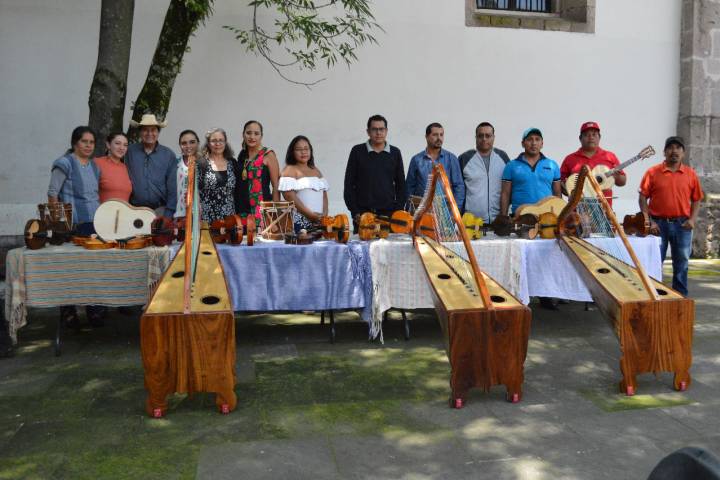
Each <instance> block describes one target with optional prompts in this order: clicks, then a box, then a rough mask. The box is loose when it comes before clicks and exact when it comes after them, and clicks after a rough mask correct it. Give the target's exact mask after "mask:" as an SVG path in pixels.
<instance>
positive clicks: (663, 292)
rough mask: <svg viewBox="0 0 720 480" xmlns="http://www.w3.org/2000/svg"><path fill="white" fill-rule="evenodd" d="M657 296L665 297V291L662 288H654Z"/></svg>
mask: <svg viewBox="0 0 720 480" xmlns="http://www.w3.org/2000/svg"><path fill="white" fill-rule="evenodd" d="M656 290H657V292H658V295H667V294H668V292H667V290H663V289H662V288H656Z"/></svg>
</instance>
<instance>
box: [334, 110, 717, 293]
mask: <svg viewBox="0 0 720 480" xmlns="http://www.w3.org/2000/svg"><path fill="white" fill-rule="evenodd" d="M387 133H388V128H387V120H386V119H385V118H384V117H382V116H380V115H374V116H372V117H370V119H369V120H368V123H367V134H368V140H367V142H366V143H364V144H360V145H356V146H355V147H353V149H352V151H351V152H350V158H349V159H348V163H347V168H346V171H345V190H344V197H345V204H346V206H347V208H348V209H349V210H350V212H351V213H352V215H353V217H354V218H355V217H356V216H357V214H360V213H363V212H366V211H370V212H373V213H377V214H382V215H389V214H391V213H392V211H393V210H397V209H401V208H402V207H403V205H404V204H405V202H406V199H407V198H408V197H409V196H413V195H415V196H421V195H423V193H424V190H425V186H426V183H427V178H428V175H429V173H430V171H431V169H432V167H433V165H434V164H435V163H438V162H439V163H440V164H442V166H443V167H444V169H445V171H446V173H447V176H448V179H449V181H450V183H451V186H452V191H453V196H454V197H455V201H456V203H457V205H458V207H459V208H460V210H461V212H470V213H472V214H473V215H475V216H476V217H479V218H482V219H483V221H484V223H491V222H493V220H495V218H496V217H497V216H500V215H502V216H508V215H512V214H514V213H515V211H516V210H517V208H518V207H519V206H521V205H526V204H533V203H537V202H538V201H540V200H542V199H543V198H545V197H547V196H550V195H555V196H558V197H561V196H562V195H563V194H565V195H567V194H568V192H567V191H565V190H564V189H565V187H564V182H565V180H567V178H568V177H570V176H571V175H573V174H578V173H579V172H580V170H581V169H582V167H583V166H584V165H587V166H589V167H590V168H591V169H592V168H594V167H596V166H598V165H603V166H606V167H608V168H609V169H615V168H616V167H618V166H619V165H620V161H619V160H618V158H617V156H616V155H615V154H614V153H613V152H611V151H608V150H605V149H603V148H601V147H600V139H601V134H600V125H599V124H598V123H597V122H585V123H583V124H582V125H581V126H580V135H579V140H580V147H579V148H578V150H577V151H575V152H572V153H570V154H569V155H567V156H566V157H565V159H564V160H563V161H562V163H561V164H558V162H556V161H555V160H553V159H551V158H549V157H546V156H545V155H544V154H543V153H542V149H543V146H544V141H543V134H542V131H541V130H540V129H539V128H535V127H531V128H528V129H526V130H525V131H524V132H523V134H522V137H521V145H522V152H521V153H520V154H519V155H518V156H517V157H516V158H515V159H513V160H511V159H510V158H509V157H508V155H507V153H506V152H505V151H503V150H501V149H499V148H495V128H494V127H493V125H492V124H491V123H489V122H482V123H480V124H479V125H478V126H477V127H476V128H475V148H473V149H470V150H468V151H466V152H464V153H463V154H461V155H460V157H459V158H458V157H456V156H455V155H453V154H452V153H451V152H449V151H447V150H445V149H443V148H442V145H443V140H444V133H445V132H444V129H443V127H442V125H440V124H439V123H431V124H430V125H428V126H427V128H426V129H425V140H426V144H427V145H426V147H425V149H424V150H423V151H421V152H419V153H417V154H416V155H414V156H413V157H412V159H411V160H410V165H409V168H408V172H407V176H405V175H404V168H403V161H402V155H401V152H400V150H399V149H398V148H396V147H394V146H392V145H390V144H388V143H387V140H386V139H387ZM663 153H664V157H665V158H664V161H663V162H662V163H660V164H658V165H655V166H653V167H651V168H649V169H648V170H647V171H646V172H645V174H644V175H643V178H642V180H641V182H640V189H639V200H638V202H639V206H640V210H641V212H643V214H644V215H645V217H646V218H647V220H648V222H649V225H650V230H651V232H653V233H655V234H656V235H659V236H660V238H661V251H660V253H661V257H662V260H663V261H664V260H665V257H666V254H667V250H668V247H670V251H671V255H672V261H673V280H672V287H673V288H674V289H675V290H677V291H678V292H680V293H682V294H683V295H687V293H688V290H687V271H688V260H689V258H690V253H691V250H692V230H693V228H694V226H695V222H696V220H697V215H698V211H699V208H700V200H702V198H703V192H702V188H701V186H700V182H699V180H698V177H697V175H696V173H695V171H694V170H693V169H692V168H691V167H689V166H688V165H687V164H685V163H683V161H684V159H685V141H684V140H683V139H682V138H681V137H678V136H672V137H669V138H668V139H667V140H666V141H665V147H664V149H663ZM613 177H614V183H615V185H616V186H618V187H622V186H624V185H625V184H626V182H627V178H626V175H625V172H624V171H622V170H618V171H616V172H615V173H614V174H613ZM603 194H604V195H605V197H606V198H607V199H608V202H609V203H610V205H612V190H611V189H608V190H605V191H604V192H603ZM356 228H357V225H356Z"/></svg>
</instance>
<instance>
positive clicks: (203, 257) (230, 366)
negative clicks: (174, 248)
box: [140, 160, 237, 418]
mask: <svg viewBox="0 0 720 480" xmlns="http://www.w3.org/2000/svg"><path fill="white" fill-rule="evenodd" d="M196 185H197V171H196V162H195V161H194V160H192V161H191V162H189V165H188V189H187V197H186V203H187V215H186V217H185V227H186V228H185V241H184V242H183V245H182V246H181V247H180V249H179V250H178V252H177V254H176V255H175V258H174V259H173V261H172V263H171V264H170V266H169V267H168V269H167V270H166V271H165V273H164V274H163V277H162V279H161V280H160V282H159V283H158V286H157V288H156V289H155V292H154V293H153V295H152V297H151V299H150V302H149V303H148V304H147V306H146V308H145V311H144V312H143V315H142V317H141V320H140V347H141V351H142V359H143V367H144V369H145V389H146V390H147V392H148V395H147V399H146V401H145V410H146V412H147V413H148V415H150V416H152V417H156V418H157V417H162V416H164V415H165V414H166V412H167V408H168V405H167V396H168V395H169V394H171V393H173V392H178V393H193V392H214V393H215V394H216V397H215V404H216V405H217V407H218V409H219V410H220V411H221V412H222V413H229V412H230V411H232V410H234V409H235V407H236V405H237V397H236V395H235V391H234V390H235V318H234V315H233V312H232V302H231V299H230V293H229V291H228V288H227V284H226V283H225V275H224V273H223V267H222V262H221V261H220V257H219V256H218V253H217V250H216V248H215V244H214V243H213V241H212V238H211V236H210V232H209V231H207V230H205V229H203V230H201V228H200V215H199V213H200V212H199V204H200V202H199V196H198V190H197V188H196Z"/></svg>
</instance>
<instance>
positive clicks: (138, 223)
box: [133, 218, 143, 228]
mask: <svg viewBox="0 0 720 480" xmlns="http://www.w3.org/2000/svg"><path fill="white" fill-rule="evenodd" d="M142 226H143V221H142V220H140V219H139V218H136V219H135V221H134V222H133V227H135V228H142Z"/></svg>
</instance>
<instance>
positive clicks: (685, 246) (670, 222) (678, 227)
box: [640, 137, 703, 296]
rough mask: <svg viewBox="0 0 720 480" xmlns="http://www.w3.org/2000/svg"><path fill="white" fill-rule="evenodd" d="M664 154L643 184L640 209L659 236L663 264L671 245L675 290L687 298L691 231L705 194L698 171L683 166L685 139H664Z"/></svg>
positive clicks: (647, 173)
mask: <svg viewBox="0 0 720 480" xmlns="http://www.w3.org/2000/svg"><path fill="white" fill-rule="evenodd" d="M664 153H665V161H664V162H663V163H661V164H659V165H655V166H653V167H650V169H648V171H647V172H645V175H644V176H643V178H642V181H641V182H640V210H641V211H642V212H643V214H644V215H645V218H646V219H647V218H648V217H649V219H650V229H651V231H652V232H654V233H657V234H659V235H660V239H661V243H660V256H661V257H662V259H663V261H665V255H666V254H667V247H668V245H670V255H672V264H673V278H672V288H674V289H675V290H677V291H678V292H680V293H682V294H683V295H686V296H687V294H688V290H687V272H688V260H689V259H690V252H691V250H692V231H693V228H694V227H695V220H696V219H697V215H698V210H699V209H700V200H702V198H703V192H702V188H701V187H700V182H699V181H698V178H697V175H696V174H695V170H693V169H692V168H690V167H689V166H687V165H683V163H682V162H683V159H684V158H685V141H684V140H683V139H682V137H669V138H668V139H667V140H665V149H664ZM648 202H649V204H648Z"/></svg>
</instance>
